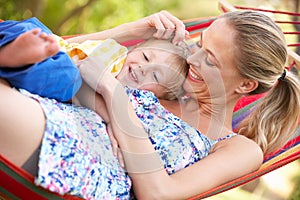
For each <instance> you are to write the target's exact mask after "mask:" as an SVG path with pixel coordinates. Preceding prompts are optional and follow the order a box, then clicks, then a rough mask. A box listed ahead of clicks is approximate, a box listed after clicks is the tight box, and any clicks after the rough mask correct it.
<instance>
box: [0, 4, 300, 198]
mask: <svg viewBox="0 0 300 200" xmlns="http://www.w3.org/2000/svg"><path fill="white" fill-rule="evenodd" d="M220 8H221V9H222V10H223V11H230V10H231V9H252V10H258V9H257V8H244V7H235V8H234V7H232V6H231V5H229V4H227V3H226V2H224V1H221V2H220ZM259 10H260V11H265V12H274V13H280V14H288V15H297V16H300V14H299V13H291V12H280V11H269V10H262V9H259ZM214 19H215V18H214V17H208V18H201V19H189V20H185V21H184V22H185V24H186V29H187V30H188V31H189V32H190V35H191V41H189V42H190V43H189V44H190V45H194V43H195V42H197V38H198V36H199V34H200V32H201V31H202V30H203V29H205V28H207V27H208V26H209V25H210V24H211V23H212V22H213V20H214ZM277 22H278V23H284V22H282V21H277ZM287 23H292V22H287ZM293 23H299V22H293ZM285 34H290V33H289V32H286V33H285ZM293 34H299V33H297V32H293ZM136 42H137V41H129V42H126V43H124V45H127V46H131V45H133V44H135V43H136ZM297 45H298V44H290V45H289V46H297ZM289 57H290V64H289V65H288V66H287V68H288V69H291V68H293V67H295V68H297V69H298V70H300V67H299V65H296V64H298V63H300V59H299V56H298V55H297V54H295V53H294V52H292V51H290V52H289ZM261 96H262V95H255V96H250V97H245V98H242V99H241V100H240V101H239V102H238V103H237V105H236V107H235V111H234V115H233V120H236V122H239V121H241V120H242V119H243V118H244V117H245V116H247V114H248V113H249V109H250V108H251V107H253V106H254V105H255V104H256V103H257V102H259V100H260V97H261ZM299 158H300V126H299V127H298V129H297V130H296V131H295V133H294V135H293V137H292V138H291V139H290V140H289V141H288V142H287V143H286V144H285V145H284V146H283V147H282V148H280V149H278V150H277V151H275V152H273V153H270V154H268V155H266V156H265V158H264V163H263V165H262V166H261V167H260V169H258V170H256V171H255V172H252V173H249V174H247V175H245V176H242V177H240V178H237V179H235V180H232V181H230V182H228V183H225V184H222V185H220V186H219V187H216V188H213V189H211V190H209V191H207V192H204V193H202V194H199V195H196V196H195V197H193V198H192V199H202V198H206V197H209V196H212V195H216V194H218V193H221V192H224V191H226V190H229V189H232V188H235V187H238V186H240V185H243V184H245V183H247V182H249V181H252V180H254V179H256V178H259V177H260V176H262V175H264V174H266V173H268V172H270V171H273V170H275V169H277V168H279V167H281V166H284V165H286V164H288V163H290V162H293V161H295V160H297V159H299ZM0 199H35V200H42V199H74V200H78V199H81V198H79V197H75V196H71V195H63V196H61V195H59V194H55V193H52V192H49V191H47V190H45V189H43V188H41V187H39V186H36V185H35V184H34V183H33V177H32V175H30V174H29V173H27V172H26V171H24V170H23V169H21V168H20V167H18V166H16V165H15V164H13V163H12V162H10V161H9V160H7V159H6V158H5V157H3V156H2V155H1V154H0Z"/></svg>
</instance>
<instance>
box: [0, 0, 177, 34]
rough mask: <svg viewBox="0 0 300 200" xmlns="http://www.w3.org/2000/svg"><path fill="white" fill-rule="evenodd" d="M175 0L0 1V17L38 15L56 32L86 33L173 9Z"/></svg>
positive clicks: (13, 18)
mask: <svg viewBox="0 0 300 200" xmlns="http://www.w3.org/2000/svg"><path fill="white" fill-rule="evenodd" d="M178 2H179V0H165V1H161V0H122V1H120V0H22V1H21V0H10V1H7V0H0V3H1V7H0V18H1V19H4V20H7V19H12V20H22V19H26V18H29V17H33V16H34V17H37V18H39V19H40V20H41V21H42V22H43V23H44V24H45V25H46V26H48V27H49V28H50V29H51V30H52V31H53V32H54V33H56V34H58V35H69V34H78V33H88V32H95V31H100V30H103V29H107V28H111V27H113V26H116V25H119V24H121V23H124V22H128V21H132V20H136V19H138V18H142V17H144V16H147V15H149V14H151V13H154V12H157V11H160V10H162V9H176V8H177V7H178V5H179V3H178Z"/></svg>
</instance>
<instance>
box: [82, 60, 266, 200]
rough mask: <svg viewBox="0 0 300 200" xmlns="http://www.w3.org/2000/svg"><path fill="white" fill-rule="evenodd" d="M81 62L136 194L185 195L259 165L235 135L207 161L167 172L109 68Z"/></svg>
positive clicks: (251, 146)
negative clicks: (102, 102) (103, 105)
mask: <svg viewBox="0 0 300 200" xmlns="http://www.w3.org/2000/svg"><path fill="white" fill-rule="evenodd" d="M93 59H94V60H93ZM85 62H86V63H82V65H81V66H80V70H81V73H82V76H83V78H85V77H89V78H88V79H87V83H88V84H89V85H91V86H92V88H93V89H95V90H96V91H97V92H98V93H100V94H102V96H103V97H104V100H105V103H106V105H107V106H108V108H109V109H108V112H109V116H110V119H111V125H112V128H113V132H114V134H115V137H116V138H117V140H118V144H119V146H120V148H121V149H122V153H123V156H124V160H125V167H126V170H127V171H128V173H129V175H130V176H131V178H132V180H133V185H134V189H135V193H136V195H137V197H138V198H141V199H186V198H189V197H192V196H194V195H196V194H199V193H200V192H204V191H207V190H209V189H211V188H213V187H216V186H218V185H220V184H222V183H224V182H226V181H229V180H231V179H234V178H237V177H239V176H241V175H243V174H246V173H249V172H251V171H253V170H255V169H257V168H258V167H259V166H260V164H261V161H262V157H261V156H262V154H261V151H260V149H259V148H258V146H257V145H256V144H255V143H254V142H252V141H250V140H248V139H246V138H245V137H243V136H236V137H233V138H231V139H228V140H224V141H222V142H219V143H218V144H217V145H216V146H215V147H214V149H213V150H212V153H211V154H210V155H209V156H208V157H206V158H205V159H203V160H201V161H199V162H197V163H195V164H194V165H191V166H189V167H187V168H185V169H183V170H180V171H179V172H176V173H175V174H173V175H168V174H167V173H166V171H165V170H164V168H163V165H162V163H161V161H160V158H159V156H158V155H157V154H156V153H155V150H154V149H153V146H152V144H151V142H150V141H149V139H148V136H147V133H145V131H144V129H143V127H142V126H141V124H140V122H139V119H138V118H137V117H136V115H135V112H134V110H133V108H132V107H131V105H130V102H128V97H127V95H126V93H125V91H124V89H123V87H122V86H121V84H120V83H119V82H118V81H117V80H116V79H115V78H114V77H113V76H111V74H110V73H109V72H107V71H105V70H104V72H103V71H101V72H100V71H98V70H99V69H101V68H100V67H95V69H93V68H91V67H89V66H95V65H97V64H98V65H99V59H97V58H91V59H87V60H85ZM96 63H97V64H96ZM99 77H101V78H99ZM97 82H98V83H97ZM96 83H97V84H96ZM237 151H238V152H239V153H238V154H237V153H236V152H237ZM258 158H259V159H258ZM195 177H199V178H195ZM170 191H172V192H170Z"/></svg>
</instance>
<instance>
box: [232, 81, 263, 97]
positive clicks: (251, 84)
mask: <svg viewBox="0 0 300 200" xmlns="http://www.w3.org/2000/svg"><path fill="white" fill-rule="evenodd" d="M257 87H258V81H256V80H253V79H245V80H244V81H242V82H241V83H240V85H238V87H237V88H236V89H235V92H237V93H239V94H248V93H250V92H252V91H254V90H255V89H256V88H257Z"/></svg>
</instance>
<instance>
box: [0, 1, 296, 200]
mask: <svg viewBox="0 0 300 200" xmlns="http://www.w3.org/2000/svg"><path fill="white" fill-rule="evenodd" d="M228 2H229V3H231V4H232V5H246V6H249V7H262V8H269V9H277V10H285V11H292V12H298V9H299V5H298V4H297V3H299V0H269V1H267V0H260V1H259V0H228ZM0 5H1V6H0V19H3V20H8V19H11V20H22V19H26V18H29V17H33V16H35V17H37V18H39V19H40V20H41V21H42V22H43V23H44V24H45V25H46V26H48V27H49V28H50V29H51V30H52V31H53V32H54V33H55V34H57V35H74V34H84V33H90V32H95V31H101V30H104V29H107V28H111V27H114V26H116V25H118V24H121V23H125V22H128V21H132V20H135V19H139V18H142V17H144V16H147V15H149V14H151V13H154V12H157V11H160V10H168V11H169V12H171V13H172V14H174V15H176V16H177V17H179V18H180V19H182V20H184V19H190V18H199V17H209V16H216V15H219V14H220V13H221V11H220V10H219V9H218V1H217V0H0ZM284 28H286V27H284ZM289 28H291V29H293V27H289ZM289 40H297V38H292V39H289ZM299 172H300V162H299V160H298V161H295V162H292V163H290V164H288V165H286V166H284V167H282V168H280V169H277V170H275V171H274V172H271V173H268V174H267V175H264V176H263V177H261V178H258V179H256V180H255V181H252V182H251V183H249V184H246V185H244V186H242V187H238V188H236V189H232V190H230V191H228V192H224V193H222V194H219V195H216V196H214V197H210V198H208V199H212V200H214V199H222V200H223V199H224V200H227V199H228V200H241V199H243V200H244V199H245V200H248V199H252V200H298V199H300V173H299ZM199 178H201V177H199Z"/></svg>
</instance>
